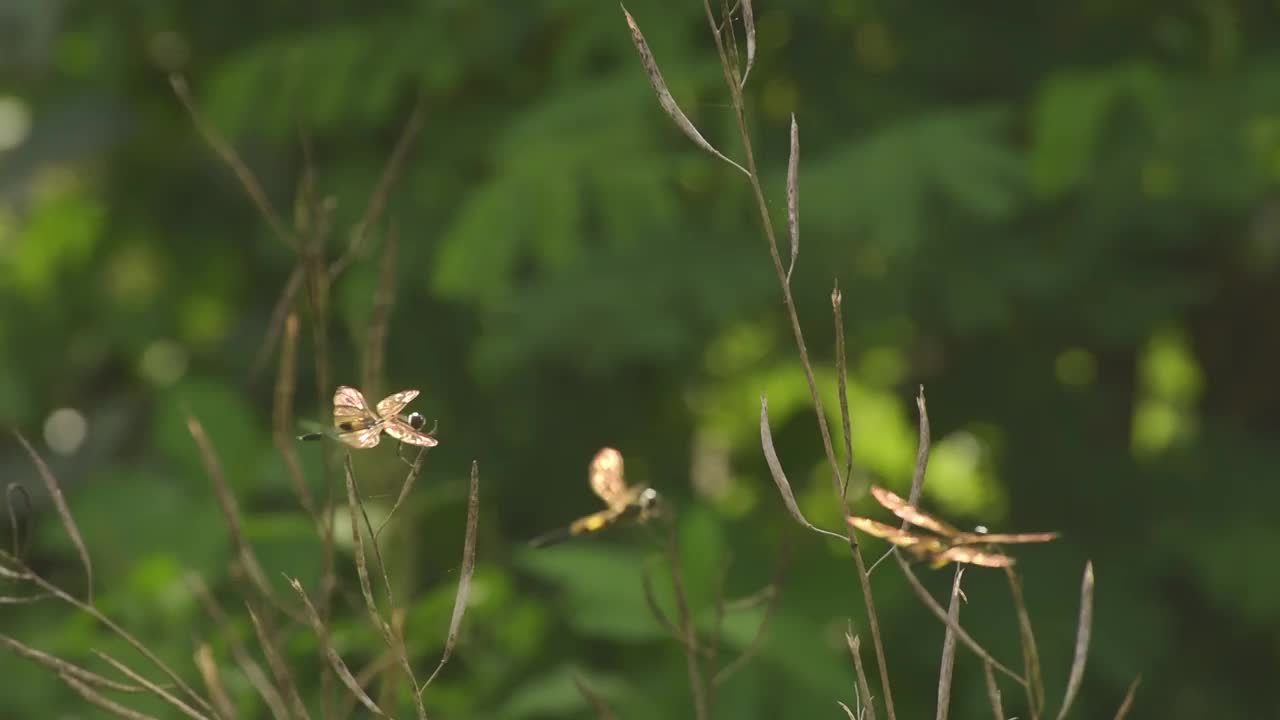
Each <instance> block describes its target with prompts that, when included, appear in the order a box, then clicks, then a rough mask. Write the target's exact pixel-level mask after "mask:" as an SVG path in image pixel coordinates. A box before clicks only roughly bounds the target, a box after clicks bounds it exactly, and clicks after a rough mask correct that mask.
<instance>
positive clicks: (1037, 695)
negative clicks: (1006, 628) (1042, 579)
mask: <svg viewBox="0 0 1280 720" xmlns="http://www.w3.org/2000/svg"><path fill="white" fill-rule="evenodd" d="M1004 572H1005V576H1006V577H1008V579H1009V594H1010V595H1011V596H1012V597H1013V607H1014V612H1015V613H1017V615H1018V636H1019V639H1020V644H1021V646H1022V668H1023V672H1024V673H1026V677H1027V710H1028V712H1030V713H1031V717H1032V718H1038V717H1040V714H1041V713H1042V712H1044V678H1043V676H1042V675H1041V673H1040V649H1039V648H1038V647H1037V645H1036V635H1035V631H1034V630H1033V629H1032V627H1031V614H1030V613H1029V612H1028V611H1027V602H1026V599H1025V598H1023V596H1022V581H1021V580H1020V579H1019V578H1018V574H1017V572H1015V571H1014V569H1013V568H1012V567H1006V568H1005V569H1004Z"/></svg>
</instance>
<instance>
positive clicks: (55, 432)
mask: <svg viewBox="0 0 1280 720" xmlns="http://www.w3.org/2000/svg"><path fill="white" fill-rule="evenodd" d="M88 434H89V423H88V421H86V420H85V418H84V415H82V414H81V413H80V411H79V410H75V409H73V408H58V409H57V410H54V411H53V412H51V413H49V417H48V418H46V419H45V421H44V441H45V442H46V443H47V444H48V445H49V447H50V448H51V449H52V450H53V451H54V452H56V453H58V454H59V455H71V454H72V453H74V452H75V451H76V450H79V449H80V446H81V445H83V444H84V439H85V436H87V435H88Z"/></svg>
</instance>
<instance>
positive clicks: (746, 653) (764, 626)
mask: <svg viewBox="0 0 1280 720" xmlns="http://www.w3.org/2000/svg"><path fill="white" fill-rule="evenodd" d="M789 549H790V535H789V534H788V532H787V528H786V527H785V526H784V527H783V530H782V538H781V540H780V541H779V543H778V560H777V562H776V563H775V564H774V570H773V578H772V579H770V580H769V584H768V585H766V586H765V589H766V590H768V591H769V592H768V593H767V602H768V604H767V605H765V608H764V616H763V617H761V618H760V624H759V625H757V626H756V634H755V636H754V637H752V638H751V642H750V643H748V644H747V647H746V649H744V650H743V651H742V652H741V653H740V654H739V655H738V657H736V658H734V660H733V662H731V663H729V664H728V665H725V666H724V668H723V669H722V670H720V672H718V673H715V674H714V675H713V676H712V678H711V684H712V686H713V687H714V686H717V685H720V684H722V683H724V682H725V681H726V680H728V679H729V678H731V677H733V675H734V673H736V672H738V671H739V670H741V669H742V668H744V667H746V666H747V663H750V662H751V661H752V660H753V659H755V657H756V656H757V655H759V654H760V648H761V646H762V645H763V644H764V636H765V631H766V630H768V628H769V624H770V623H771V622H772V621H773V617H774V615H775V614H776V612H777V609H778V604H779V598H781V597H782V592H781V588H782V581H783V578H784V576H785V575H786V572H787V560H788V556H789V552H788V550H789ZM748 599H749V600H750V599H751V598H748ZM727 608H728V609H730V610H734V609H737V608H736V607H735V604H734V603H729V604H728V606H727Z"/></svg>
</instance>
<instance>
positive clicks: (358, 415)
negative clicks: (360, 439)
mask: <svg viewBox="0 0 1280 720" xmlns="http://www.w3.org/2000/svg"><path fill="white" fill-rule="evenodd" d="M377 421H378V418H377V417H376V416H375V415H374V414H373V411H371V410H370V409H369V403H368V402H366V401H365V399H364V395H362V394H360V391H359V390H357V389H355V388H353V387H348V386H346V385H340V386H338V389H337V390H336V391H334V393H333V425H334V427H336V428H338V429H339V430H342V431H343V432H352V431H358V430H363V429H365V428H368V427H370V426H372V425H375V424H376V423H377ZM344 442H345V441H344ZM376 444H377V442H376V441H375V442H374V445H376ZM367 447H373V446H372V445H369V446H367Z"/></svg>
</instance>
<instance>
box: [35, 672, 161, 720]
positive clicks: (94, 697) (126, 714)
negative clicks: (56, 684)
mask: <svg viewBox="0 0 1280 720" xmlns="http://www.w3.org/2000/svg"><path fill="white" fill-rule="evenodd" d="M58 679H59V680H61V681H62V682H64V683H66V684H67V686H68V687H70V688H71V689H72V690H75V691H76V692H77V693H79V694H80V697H82V698H84V699H85V700H87V701H88V702H90V703H92V704H93V705H96V706H98V707H100V708H102V709H103V710H106V711H107V712H109V713H111V714H112V715H115V716H116V717H121V718H125V720H158V719H157V718H156V717H155V716H153V715H147V714H146V713H141V712H138V711H137V710H133V709H132V708H127V707H125V706H124V705H121V704H120V703H118V702H116V701H114V700H111V699H110V698H106V697H103V696H102V695H100V694H98V692H97V691H96V690H94V689H93V688H91V687H89V686H88V685H87V684H85V683H84V682H82V681H80V680H79V679H77V678H75V677H73V676H71V675H68V674H67V673H58Z"/></svg>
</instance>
